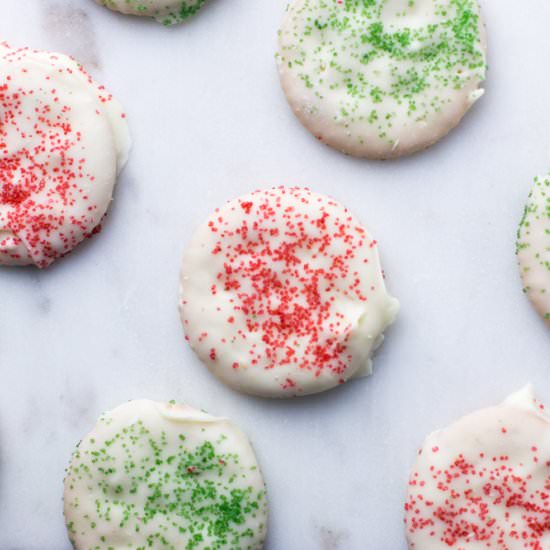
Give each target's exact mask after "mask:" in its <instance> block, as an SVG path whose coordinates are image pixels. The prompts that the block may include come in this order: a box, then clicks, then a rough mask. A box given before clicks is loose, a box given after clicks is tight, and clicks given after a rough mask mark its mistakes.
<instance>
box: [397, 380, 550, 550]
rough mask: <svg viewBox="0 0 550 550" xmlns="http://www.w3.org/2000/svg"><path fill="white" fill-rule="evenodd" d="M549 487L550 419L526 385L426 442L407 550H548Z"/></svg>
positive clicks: (413, 483)
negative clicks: (490, 549)
mask: <svg viewBox="0 0 550 550" xmlns="http://www.w3.org/2000/svg"><path fill="white" fill-rule="evenodd" d="M549 483H550V416H549V415H548V413H547V412H546V411H545V409H544V406H543V405H542V404H541V403H539V402H538V401H537V400H536V399H535V397H534V393H533V389H532V388H531V387H530V386H529V387H527V388H525V389H524V390H523V391H520V392H518V393H516V394H514V395H512V396H510V397H509V398H508V399H506V401H504V403H502V404H501V405H499V406H496V407H491V408H489V409H484V410H481V411H478V412H475V413H473V414H471V415H469V416H466V417H465V418H462V419H461V420H459V421H458V422H456V423H455V424H452V425H451V426H449V427H448V428H445V429H443V430H440V431H437V432H435V433H433V434H432V435H430V436H429V437H428V439H427V440H426V442H425V443H424V446H423V448H422V450H421V451H420V453H419V455H418V458H417V461H416V465H415V466H414V468H413V471H412V474H411V477H410V481H409V487H408V496H407V501H406V505H405V510H406V521H405V525H406V533H407V540H408V543H409V548H410V549H411V550H413V549H414V550H449V549H455V550H485V549H487V548H494V549H504V548H506V549H507V550H526V549H531V550H543V549H546V548H550V502H549V489H550V487H549Z"/></svg>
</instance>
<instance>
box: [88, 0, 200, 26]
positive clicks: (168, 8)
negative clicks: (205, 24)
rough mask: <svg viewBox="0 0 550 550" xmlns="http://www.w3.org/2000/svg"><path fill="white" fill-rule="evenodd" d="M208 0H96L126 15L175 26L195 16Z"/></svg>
mask: <svg viewBox="0 0 550 550" xmlns="http://www.w3.org/2000/svg"><path fill="white" fill-rule="evenodd" d="M205 1H206V0H96V2H97V3H98V4H101V5H102V6H105V7H107V8H109V9H111V10H113V11H118V12H120V13H124V14H126V15H141V16H144V17H152V18H154V19H155V20H156V21H158V22H159V23H162V24H163V25H167V26H168V25H175V24H177V23H181V22H182V21H184V20H185V19H187V18H188V17H191V16H192V15H195V13H197V12H198V11H199V10H200V9H201V7H202V5H203V4H204V2H205Z"/></svg>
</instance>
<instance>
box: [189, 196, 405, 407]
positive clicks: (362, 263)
mask: <svg viewBox="0 0 550 550" xmlns="http://www.w3.org/2000/svg"><path fill="white" fill-rule="evenodd" d="M180 310H181V318H182V321H183V325H184V329H185V333H186V338H187V340H188V342H189V343H190V344H191V347H192V348H193V349H194V350H195V352H196V353H197V354H198V356H199V357H200V359H201V360H202V361H203V362H204V363H205V364H206V365H207V366H208V368H209V369H210V370H211V371H212V372H213V373H214V374H215V375H216V376H217V377H218V378H219V379H221V380H222V381H223V382H224V383H226V384H227V385H228V386H230V387H232V388H234V389H236V390H239V391H242V392H245V393H249V394H254V395H260V396H264V397H293V396H300V395H306V394H311V393H317V392H322V391H324V390H328V389H330V388H333V387H336V386H338V385H340V384H343V383H344V382H346V381H347V380H349V379H351V378H355V377H358V376H363V375H367V374H370V373H371V371H372V360H371V357H372V354H373V352H374V351H375V349H376V348H377V347H378V346H379V345H380V344H381V342H382V339H383V333H384V331H385V329H386V328H387V327H388V326H389V325H390V324H391V323H392V322H393V321H394V319H395V317H396V314H397V310H398V302H397V300H395V299H394V298H392V297H391V296H390V295H389V294H388V292H387V291H386V288H385V284H384V276H383V273H382V269H381V267H380V260H379V256H378V246H377V243H376V241H375V240H374V238H373V237H372V236H371V235H370V234H369V233H368V231H367V230H366V229H365V227H363V226H362V225H361V224H360V223H359V221H358V220H357V219H356V218H355V217H354V216H353V215H352V214H351V213H350V212H349V211H348V210H347V209H346V208H345V207H344V206H343V205H341V204H340V203H338V202H337V201H335V200H333V199H331V198H329V197H326V196H323V195H319V194H317V193H313V192H311V191H310V190H308V189H302V188H285V187H279V188H275V189H269V190H262V191H256V192H254V193H251V194H249V195H246V196H244V197H240V198H238V199H236V200H232V201H230V202H229V203H227V204H226V205H225V206H223V207H222V208H220V209H218V210H216V211H215V212H214V213H213V214H212V215H211V216H210V218H209V219H208V220H207V222H206V223H205V224H203V225H202V227H200V228H199V230H198V231H197V233H196V234H195V236H194V237H193V239H192V241H191V243H190V245H189V248H188V250H187V252H186V253H185V256H184V260H183V268H182V272H181V301H180Z"/></svg>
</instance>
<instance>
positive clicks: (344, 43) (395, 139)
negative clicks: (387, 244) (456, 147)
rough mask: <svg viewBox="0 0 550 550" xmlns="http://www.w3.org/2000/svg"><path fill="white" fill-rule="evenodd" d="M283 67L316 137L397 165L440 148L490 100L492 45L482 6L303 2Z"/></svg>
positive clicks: (286, 41) (287, 27) (291, 22)
mask: <svg viewBox="0 0 550 550" xmlns="http://www.w3.org/2000/svg"><path fill="white" fill-rule="evenodd" d="M277 59H278V64H279V72H280V77H281V83H282V86H283V89H284V92H285V94H286V96H287V99H288V101H289V103H290V106H291V108H292V109H293V111H294V112H295V114H296V116H297V117H298V118H299V120H300V121H301V123H302V124H303V125H304V126H305V127H306V128H307V129H308V130H309V131H310V132H311V133H312V134H313V135H314V136H316V137H317V138H318V139H319V140H321V141H322V142H324V143H326V144H327V145H330V146H331V147H334V148H335V149H338V150H340V151H342V152H344V153H346V154H349V155H354V156H357V157H366V158H372V159H390V158H395V157H400V156H403V155H408V154H411V153H414V152H417V151H420V150H422V149H425V148H426V147H428V146H430V145H432V144H434V143H435V142H436V141H438V140H439V139H441V138H442V137H444V136H445V135H446V134H447V133H448V132H449V131H450V130H451V129H452V128H454V127H455V126H456V125H457V124H458V123H459V122H460V120H461V119H462V117H463V116H464V115H465V113H466V112H467V111H468V109H470V107H471V106H472V104H473V103H474V102H475V101H476V100H477V99H479V98H480V97H481V96H482V95H483V90H482V89H481V88H480V84H481V82H483V80H484V79H485V73H486V37H485V30H484V27H483V23H482V20H481V16H480V13H479V6H478V4H477V0H460V1H459V0H441V1H439V2H435V1H434V0H411V1H410V0H370V1H368V2H367V1H365V0H345V1H344V0H294V1H293V2H292V3H291V4H290V6H289V8H288V12H287V14H286V17H285V20H284V22H283V25H282V29H281V30H280V32H279V51H278V54H277Z"/></svg>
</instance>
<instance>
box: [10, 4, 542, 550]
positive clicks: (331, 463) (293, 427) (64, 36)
mask: <svg viewBox="0 0 550 550" xmlns="http://www.w3.org/2000/svg"><path fill="white" fill-rule="evenodd" d="M482 3H483V7H484V11H485V15H486V19H487V23H488V29H489V37H490V50H491V51H490V53H491V57H490V69H491V70H490V76H489V80H488V82H487V95H486V97H485V98H484V99H483V100H482V101H480V102H479V103H478V104H477V105H476V106H475V108H474V109H473V111H472V112H471V113H470V114H469V115H468V117H467V118H466V120H465V121H464V123H463V124H462V125H461V127H460V128H459V129H458V130H456V131H455V132H454V133H453V134H452V135H451V136H450V137H449V138H447V139H446V140H444V141H443V142H442V143H441V144H440V145H438V146H436V147H434V148H433V149H431V150H429V151H428V152H426V153H423V154H421V155H418V156H415V157H413V158H409V159H406V160H402V161H399V162H392V163H378V162H365V161H358V160H353V159H350V158H346V157H344V156H342V155H340V154H338V153H335V152H333V151H331V150H330V149H328V148H326V147H324V146H322V145H320V144H319V143H317V142H316V141H315V140H314V139H312V138H311V137H310V136H309V134H308V133H307V132H306V131H305V130H303V129H302V127H301V126H300V125H299V123H298V122H297V121H296V120H295V119H294V117H293V116H292V114H291V113H290V111H289V109H288V108H287V106H286V103H285V100H284V97H283V95H282V93H281V92H280V89H279V85H278V78H277V73H276V69H275V64H274V60H273V53H274V49H275V43H276V30H277V27H278V24H279V22H280V19H281V16H282V13H283V10H284V8H285V4H286V0H212V2H211V3H210V4H209V5H208V6H207V7H206V8H205V9H204V11H203V12H202V13H201V14H200V15H199V16H198V17H197V18H195V19H194V20H193V21H191V22H189V23H188V24H186V25H183V26H181V27H177V28H173V29H164V28H162V27H160V26H158V25H156V24H154V23H152V22H148V21H138V20H135V19H130V18H125V17H123V16H117V15H115V14H113V13H110V12H109V11H107V10H105V9H102V8H101V7H99V6H97V5H96V4H95V3H94V2H93V1H92V0H2V17H1V19H0V36H1V37H2V38H3V39H6V40H8V41H10V42H11V43H13V44H14V45H26V44H29V45H33V46H35V47H38V48H44V49H53V50H61V51H64V52H67V53H70V54H73V55H74V56H77V57H78V58H79V59H81V60H82V62H83V63H84V64H85V65H86V66H87V67H88V68H89V69H90V71H91V72H92V73H93V74H94V75H95V76H96V77H97V78H98V79H99V80H100V81H101V82H104V83H105V84H106V85H108V87H109V88H110V89H111V90H112V91H113V92H114V93H116V95H117V97H118V98H119V99H120V100H121V101H122V102H123V103H124V104H125V106H126V110H127V112H128V117H129V121H130V124H131V128H132V132H133V137H134V149H133V152H132V156H131V159H130V163H129V165H128V167H127V169H126V170H125V172H124V175H123V177H122V179H121V180H120V184H119V186H118V190H117V193H116V200H115V203H114V207H113V209H112V211H111V215H110V216H109V219H108V222H107V223H106V226H105V228H104V231H103V232H102V233H101V234H100V235H99V236H98V237H96V238H95V239H94V240H92V241H90V242H88V243H86V244H85V245H83V246H82V247H81V248H80V249H79V250H78V251H77V252H75V253H74V254H73V255H71V256H69V257H67V258H66V259H64V260H62V261H60V262H58V263H57V264H56V265H54V266H53V267H52V268H51V269H49V270H48V271H44V272H39V271H37V270H35V269H3V270H1V271H0V372H1V374H2V377H1V379H0V550H66V549H68V548H69V543H68V541H67V539H66V536H65V530H64V524H63V517H62V503H61V496H62V479H63V474H64V468H65V465H66V464H67V461H68V459H69V456H70V454H71V451H72V450H73V447H74V445H75V444H76V443H77V441H78V440H79V438H80V437H81V436H82V435H84V434H85V433H86V432H87V431H88V430H89V429H90V427H91V426H92V424H93V423H94V421H95V419H96V417H97V416H98V415H99V413H100V412H101V411H102V410H104V409H108V408H111V407H113V406H115V405H118V404H119V403H121V402H123V401H125V400H128V399H132V398H141V397H147V398H153V399H159V400H169V399H172V398H173V399H177V400H180V401H187V402H189V403H190V404H194V405H196V406H199V407H202V408H205V409H207V410H208V411H210V412H211V413H213V414H217V415H227V416H229V417H231V418H232V419H233V420H235V421H236V422H237V423H239V424H240V425H241V426H242V427H243V429H244V430H245V431H246V432H247V433H248V434H249V436H250V438H251V439H252V441H253V443H254V445H255V447H256V449H257V452H258V455H259V459H260V461H261V463H262V465H263V469H264V472H265V477H266V479H267V483H268V487H269V497H270V502H271V529H270V534H269V540H268V543H267V545H266V549H267V550H310V549H311V550H404V549H405V547H406V545H405V542H404V537H403V531H402V529H403V528H402V507H403V498H404V491H405V483H406V480H407V476H408V470H409V467H410V465H411V464H412V462H413V460H414V456H415V452H416V449H417V448H418V447H419V446H420V444H421V443H422V440H423V438H424V436H425V435H426V434H427V433H428V432H430V431H431V430H433V429H435V428H437V427H440V426H443V425H445V424H447V423H449V422H450V421H452V420H453V419H455V418H457V417H459V416H461V415H463V414H464V413H467V412H470V411H472V410H474V409H476V408H479V407H483V406H487V405H491V404H493V403H496V402H498V401H500V400H501V399H503V398H504V397H505V396H506V395H507V394H508V393H510V392H512V391H514V390H516V389H518V388H519V387H521V386H522V385H524V384H525V383H526V382H527V381H531V382H533V383H534V384H535V385H536V386H537V388H538V392H539V395H540V397H541V398H542V399H545V400H546V402H547V403H550V384H549V383H548V380H549V377H548V374H549V371H548V369H549V364H548V363H549V356H550V333H549V332H548V329H546V328H545V327H544V325H543V323H542V322H541V321H540V320H539V319H538V318H537V316H536V315H535V313H534V312H533V311H532V309H531V307H530V305H529V303H528V301H527V300H526V299H525V297H524V296H523V295H522V293H521V286H520V281H519V276H518V273H517V269H516V265H515V257H514V239H515V231H516V226H517V223H518V221H519V218H520V216H521V212H522V208H523V204H524V202H525V198H526V196H527V193H528V190H529V187H530V183H531V178H532V177H533V176H534V175H535V174H538V173H544V172H547V171H548V170H550V108H549V107H548V92H547V90H548V85H549V84H550V76H549V73H548V71H547V69H546V65H545V64H544V60H545V59H546V57H547V54H548V52H550V34H549V33H548V30H547V22H548V19H549V17H550V4H549V3H548V2H547V0H530V1H529V2H528V3H526V4H525V6H523V5H522V6H520V8H518V3H517V1H515V0H499V1H498V2H493V1H490V0H484V1H483V0H482ZM0 78H1V75H0ZM274 184H305V185H309V186H311V187H313V188H314V189H316V190H318V191H320V192H324V193H329V194H332V195H333V196H335V197H336V198H337V199H339V200H341V201H342V202H344V203H345V204H347V205H349V206H351V207H352V208H353V210H354V211H355V212H356V214H357V215H358V216H359V217H360V218H361V219H362V220H363V221H364V223H365V224H366V225H368V226H369V228H370V229H371V231H372V232H373V233H374V235H375V236H376V237H377V239H378V240H379V242H380V243H381V252H382V257H383V262H384V266H385V269H386V272H387V276H388V286H389V288H390V290H391V292H392V293H393V294H394V295H395V296H396V297H398V298H399V299H400V300H401V304H402V312H401V316H400V318H399V320H398V322H397V324H396V325H395V326H394V327H393V328H392V330H391V331H390V332H389V333H388V337H387V340H386V344H385V346H384V348H383V349H382V350H381V351H380V353H379V354H378V356H377V359H376V365H375V368H376V371H375V375H374V376H373V377H372V378H370V379H366V380H361V381H357V382H354V383H350V384H349V385H347V386H345V387H342V388H340V389H338V390H336V391H333V392H331V393H328V394H325V395H320V396H317V397H312V398H306V399H302V400H295V401H291V402H288V401H286V402H273V401H265V400H261V399H253V398H249V397H244V396H241V395H238V394H236V393H234V392H232V391H231V390H229V389H226V388H225V387H223V386H221V385H220V384H219V383H218V382H217V381H216V380H215V379H214V378H213V377H212V376H211V375H210V374H209V373H208V372H207V371H206V369H205V368H203V367H202V366H201V365H200V363H199V362H198V360H196V359H195V357H194V356H193V354H192V353H191V351H190V350H189V349H188V348H187V347H186V345H185V342H184V340H183V336H182V331H181V327H180V321H179V318H178V313H177V309H176V305H177V286H178V271H179V264H180V257H181V255H182V252H183V250H184V247H185V245H186V242H187V241H188V239H189V236H190V233H191V232H192V231H193V228H194V227H196V226H197V224H198V223H200V222H201V221H202V220H203V219H204V218H205V216H207V214H208V213H209V212H210V211H211V210H212V209H213V208H215V207H216V206H218V205H220V204H221V203H223V202H224V201H225V200H226V199H228V198H230V197H234V196H237V195H240V194H242V193H245V192H247V191H249V190H251V189H254V188H257V187H260V186H269V185H274Z"/></svg>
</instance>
